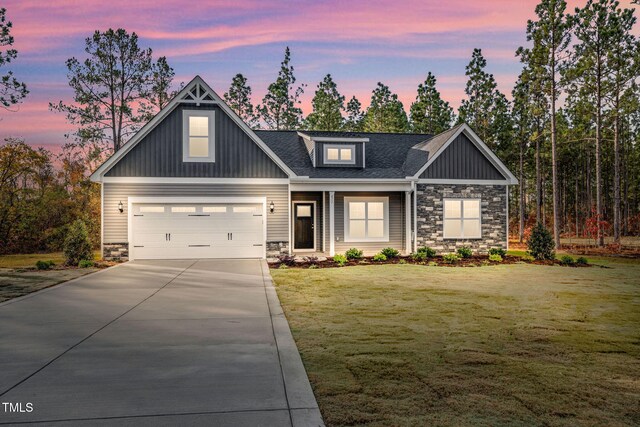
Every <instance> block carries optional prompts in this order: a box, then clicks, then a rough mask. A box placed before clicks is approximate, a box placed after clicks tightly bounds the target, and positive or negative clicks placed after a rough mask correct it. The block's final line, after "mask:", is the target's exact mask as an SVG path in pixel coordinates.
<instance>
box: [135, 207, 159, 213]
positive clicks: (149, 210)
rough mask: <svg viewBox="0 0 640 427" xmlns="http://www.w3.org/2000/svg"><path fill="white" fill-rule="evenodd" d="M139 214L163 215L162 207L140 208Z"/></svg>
mask: <svg viewBox="0 0 640 427" xmlns="http://www.w3.org/2000/svg"><path fill="white" fill-rule="evenodd" d="M140 212H141V213H163V212H164V206H140Z"/></svg>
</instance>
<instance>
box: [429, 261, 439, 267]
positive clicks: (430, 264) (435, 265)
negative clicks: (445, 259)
mask: <svg viewBox="0 0 640 427" xmlns="http://www.w3.org/2000/svg"><path fill="white" fill-rule="evenodd" d="M427 265H428V266H429V267H437V266H438V263H437V262H435V261H429V264H427Z"/></svg>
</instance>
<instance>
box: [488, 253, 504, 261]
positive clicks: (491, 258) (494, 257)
mask: <svg viewBox="0 0 640 427" xmlns="http://www.w3.org/2000/svg"><path fill="white" fill-rule="evenodd" d="M489 261H493V262H502V257H501V256H500V255H499V254H489Z"/></svg>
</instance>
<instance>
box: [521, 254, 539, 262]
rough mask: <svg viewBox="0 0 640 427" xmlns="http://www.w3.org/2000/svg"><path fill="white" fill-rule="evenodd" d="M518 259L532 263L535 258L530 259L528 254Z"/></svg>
mask: <svg viewBox="0 0 640 427" xmlns="http://www.w3.org/2000/svg"><path fill="white" fill-rule="evenodd" d="M520 259H521V260H522V261H525V262H531V261H534V260H535V258H534V257H532V256H531V255H529V254H524V255H522V256H521V257H520Z"/></svg>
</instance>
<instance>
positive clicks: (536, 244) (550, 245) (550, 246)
mask: <svg viewBox="0 0 640 427" xmlns="http://www.w3.org/2000/svg"><path fill="white" fill-rule="evenodd" d="M555 246H556V245H555V243H554V242H553V236H551V233H549V230H547V229H546V228H545V227H544V225H542V223H541V222H539V223H538V224H537V225H536V226H535V228H534V229H533V230H531V236H530V237H529V240H527V249H528V251H529V253H530V254H531V256H533V257H534V258H535V259H539V260H545V259H555V257H556V252H555V250H554V249H555Z"/></svg>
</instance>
